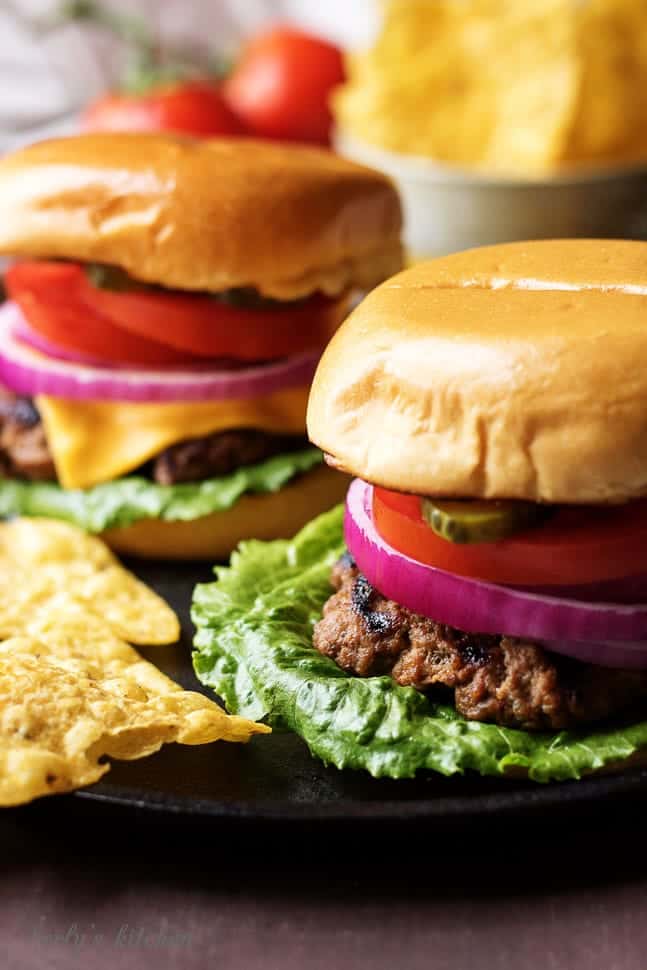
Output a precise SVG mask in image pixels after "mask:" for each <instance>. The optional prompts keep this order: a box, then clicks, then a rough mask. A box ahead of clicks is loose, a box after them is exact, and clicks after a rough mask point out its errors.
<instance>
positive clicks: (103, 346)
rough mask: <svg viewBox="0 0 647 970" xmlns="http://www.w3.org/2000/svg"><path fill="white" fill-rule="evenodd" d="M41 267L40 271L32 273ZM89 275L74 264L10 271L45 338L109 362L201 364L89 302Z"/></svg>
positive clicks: (9, 283)
mask: <svg viewBox="0 0 647 970" xmlns="http://www.w3.org/2000/svg"><path fill="white" fill-rule="evenodd" d="M33 266H36V267H37V271H36V272H32V267H33ZM84 279H85V274H84V273H83V272H82V271H81V270H80V267H78V266H75V265H73V264H68V263H35V264H32V263H17V264H15V265H14V266H11V267H9V269H8V270H7V271H6V273H5V286H6V289H7V293H8V295H9V296H10V298H11V299H12V300H14V302H15V303H17V304H18V306H19V307H20V309H21V310H22V312H23V314H24V316H25V318H26V320H27V321H28V323H29V324H30V326H31V327H32V328H33V329H34V330H36V331H37V332H38V333H40V334H41V336H43V337H45V338H47V340H50V341H51V342H52V343H55V344H58V346H59V347H63V348H65V349H66V350H70V351H76V352H77V353H81V354H86V355H88V356H90V357H97V358H98V359H99V360H102V361H104V362H105V363H106V364H144V365H147V366H152V367H160V366H162V367H163V366H168V365H174V366H177V365H179V364H187V363H196V361H197V359H198V358H196V357H195V356H192V355H190V354H186V353H181V352H178V351H177V350H174V349H173V348H172V347H168V346H166V345H164V344H162V343H158V342H156V341H153V340H149V339H146V338H144V337H140V336H138V335H137V334H132V333H128V332H127V331H125V330H123V329H122V328H121V327H119V326H115V324H114V323H113V322H112V321H111V320H110V319H109V318H108V317H106V316H105V315H104V314H102V313H99V312H98V311H96V310H94V309H91V308H90V307H88V306H87V305H85V304H84V302H83V281H84Z"/></svg>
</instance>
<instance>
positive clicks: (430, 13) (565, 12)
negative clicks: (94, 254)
mask: <svg viewBox="0 0 647 970" xmlns="http://www.w3.org/2000/svg"><path fill="white" fill-rule="evenodd" d="M646 119H647V0H515V2H514V3H506V2H503V0H326V2H325V3H322V2H320V0H230V2H227V0H128V2H126V0H122V2H119V0H104V2H101V3H95V2H90V0H71V2H63V3H62V2H60V0H2V4H1V5H0V152H6V151H9V150H11V149H13V148H15V147H18V146H20V145H21V144H24V143H26V142H30V141H34V140H36V139H40V138H44V137H48V136H51V135H54V134H61V133H68V132H73V131H76V130H79V129H85V130H92V129H94V130H96V129H98V128H103V129H110V128H131V129H132V128H141V129H150V128H171V129H176V130H183V131H186V132H189V133H191V134H196V135H201V136H204V135H209V136H216V137H217V136H219V135H222V134H230V135H231V134H233V135H235V136H240V137H247V136H250V135H253V136H255V137H270V138H279V139H282V140H289V141H309V142H315V143H319V144H323V145H326V146H329V147H331V148H333V149H334V150H336V151H339V152H341V153H343V154H345V155H347V156H349V157H352V158H354V159H356V160H358V161H360V162H363V163H366V164H369V165H372V166H374V167H377V168H381V169H382V170H384V171H386V172H388V173H389V174H390V175H392V177H393V178H394V179H395V181H396V183H397V185H398V188H399V190H400V193H401V196H402V199H403V203H404V207H405V217H406V242H407V244H408V248H409V252H410V254H411V255H412V256H413V257H414V258H415V257H418V256H426V255H436V254H440V253H444V252H449V251H453V250H456V249H461V248H465V247H467V246H472V245H480V244H484V243H488V242H500V241H505V240H508V239H523V238H540V237H544V238H546V237H552V236H624V237H633V238H635V237H638V238H642V237H644V236H645V235H646V232H647V164H646V159H647V120H646Z"/></svg>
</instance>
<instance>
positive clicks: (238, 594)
mask: <svg viewBox="0 0 647 970" xmlns="http://www.w3.org/2000/svg"><path fill="white" fill-rule="evenodd" d="M308 432H309V435H310V438H311V440H312V441H313V442H314V443H315V444H317V445H318V447H319V448H321V449H322V450H323V451H324V452H325V454H326V459H327V461H328V463H329V464H330V465H331V466H333V467H334V468H336V469H340V470H343V471H344V472H347V473H349V474H351V475H353V476H356V478H355V480H354V481H353V483H352V484H351V486H350V490H349V493H348V497H347V501H346V506H345V513H344V523H343V539H342V523H341V514H340V513H328V514H327V515H325V516H323V517H321V518H320V519H318V520H317V521H316V522H314V523H312V524H311V525H310V526H309V527H308V529H307V530H305V531H304V532H303V533H301V535H300V536H298V537H297V538H296V539H295V541H294V543H293V546H292V547H291V548H290V549H289V550H287V551H285V550H284V551H283V552H281V551H280V550H279V549H278V547H277V546H274V547H272V546H268V547H267V550H268V552H267V553H266V556H265V558H266V559H267V561H268V563H269V561H270V560H271V563H272V570H273V576H274V580H273V581H274V582H276V577H277V576H281V569H283V577H284V579H285V580H287V577H288V576H289V577H290V589H291V590H294V591H295V592H294V593H293V594H292V601H291V603H290V604H289V605H290V606H291V608H292V609H291V613H290V616H291V617H292V616H301V623H302V625H301V627H300V634H299V637H298V638H296V635H295V633H294V629H293V627H292V626H291V625H288V624H287V623H286V624H285V628H284V630H283V631H282V633H283V639H281V631H278V630H277V629H276V626H274V628H273V629H271V628H270V627H269V625H268V626H267V627H266V628H263V627H262V625H261V626H259V628H256V626H254V625H252V624H250V623H249V622H248V621H249V618H250V614H251V613H254V611H255V610H256V609H257V608H258V609H263V610H265V611H269V609H270V606H271V604H272V600H273V596H274V594H273V593H272V590H271V588H270V586H269V581H268V586H267V587H266V588H265V590H264V591H263V590H260V592H259V590H256V596H257V597H258V600H257V601H256V603H257V604H258V605H256V604H255V603H252V601H251V599H250V598H248V599H247V600H246V601H245V599H244V576H245V568H244V567H245V566H246V565H247V566H248V565H249V559H250V558H254V557H255V558H256V559H257V560H258V564H257V565H258V566H259V567H260V560H261V558H262V557H261V555H260V552H259V549H257V548H256V549H252V548H250V549H244V550H243V551H242V553H241V554H239V556H238V557H237V558H236V559H235V560H234V562H233V566H232V569H231V570H229V572H228V573H225V574H224V575H223V577H222V581H221V584H218V585H219V586H220V588H221V595H222V596H223V597H224V599H223V601H222V602H221V603H220V604H218V603H217V602H216V600H215V598H214V597H213V595H212V594H211V592H210V590H211V587H203V588H202V589H201V590H199V591H198V593H197V595H196V608H195V613H196V618H197V620H198V623H199V627H200V632H199V635H198V640H197V644H198V648H199V654H198V657H197V659H196V667H197V669H198V670H199V672H200V674H201V676H202V678H203V680H205V682H207V683H211V684H214V686H218V687H219V689H221V690H222V692H223V695H224V696H226V697H231V696H233V697H234V706H235V707H236V708H237V709H242V710H244V709H245V706H246V703H248V702H247V701H245V699H243V698H241V697H240V696H239V695H238V694H237V693H236V691H235V688H233V686H232V685H231V684H229V683H228V682H227V675H226V674H225V673H223V671H222V670H221V671H220V673H217V672H216V669H215V664H214V661H215V659H216V658H217V656H218V655H219V652H220V653H226V654H227V655H228V656H230V657H232V658H237V659H238V662H239V663H243V662H244V666H245V669H246V670H247V671H251V674H250V676H251V677H252V679H253V682H254V687H255V690H256V697H255V704H254V710H255V712H256V714H259V713H261V712H265V713H266V714H268V715H269V716H271V717H274V718H275V719H278V720H283V721H284V722H286V723H287V724H288V725H290V726H291V727H293V728H296V729H297V730H298V731H299V732H300V733H301V734H302V735H303V736H304V737H305V739H306V740H307V741H308V743H309V744H310V746H311V748H312V750H313V751H315V752H316V753H317V754H319V755H320V756H321V757H323V758H324V759H325V760H327V761H331V762H333V763H334V764H337V765H338V766H340V767H343V766H346V765H350V766H353V767H364V768H368V769H369V770H370V771H372V772H373V774H383V775H390V776H395V777H398V776H403V775H411V774H413V773H414V772H415V771H417V770H419V769H421V768H434V769H436V770H439V771H441V772H443V773H446V774H450V773H452V772H454V771H461V770H464V769H465V768H472V769H477V770H479V771H481V772H483V773H486V774H500V773H504V772H506V771H510V770H515V771H520V770H521V771H526V772H528V773H529V775H530V776H531V777H533V778H535V779H538V780H547V779H550V778H569V777H579V776H580V775H581V774H584V773H586V772H590V771H593V770H596V769H599V768H602V767H604V766H610V765H614V764H618V763H626V761H627V759H628V758H630V757H631V756H633V755H634V754H636V753H637V752H639V751H640V750H641V749H644V748H647V498H646V496H647V244H646V243H642V242H621V241H618V242H616V241H607V242H603V241H595V240H584V241H576V240H563V241H554V242H553V241H546V242H533V243H518V244H511V245H503V246H493V247H488V248H484V249H480V250H474V251H471V252H465V253H461V254H457V255H454V256H450V257H446V258H443V259H439V260H435V261H431V262H427V263H423V264H419V265H417V266H415V267H413V268H411V269H409V270H407V271H405V272H403V273H401V274H399V275H397V276H395V277H394V278H393V279H391V280H389V281H387V282H385V283H383V284H382V285H381V286H379V287H378V288H377V289H376V290H374V291H373V292H372V293H371V294H369V296H368V297H367V298H366V299H365V300H364V301H363V302H362V303H361V304H360V305H359V307H358V308H357V309H356V310H355V311H354V312H353V313H352V314H351V316H350V317H349V319H348V320H347V321H346V323H345V324H344V325H343V326H342V327H341V329H340V330H339V331H338V332H337V334H336V335H335V337H333V339H332V341H331V343H330V345H329V346H328V348H327V350H326V351H325V353H324V355H323V358H322V360H321V362H320V364H319V367H318V369H317V373H316V376H315V378H314V382H313V386H312V391H311V396H310V402H309V406H308ZM272 548H274V549H275V552H274V553H273V555H272V556H270V553H269V550H270V549H272ZM281 556H283V558H281ZM330 584H332V587H333V590H332V595H331V589H330ZM217 588H218V586H217V587H216V589H217ZM282 588H288V584H287V582H283V583H282ZM225 601H226V602H228V606H223V605H222V603H223V602H225ZM242 602H246V604H247V605H246V610H247V615H246V617H245V622H246V623H247V626H246V627H245V629H249V630H250V631H251V630H252V629H253V630H254V637H255V639H254V641H253V642H252V640H251V633H250V634H247V635H246V634H245V632H244V630H243V628H242V627H240V628H235V629H234V631H233V632H232V633H231V637H232V639H231V640H229V639H228V634H227V632H224V634H223V633H222V630H220V635H221V641H220V643H219V644H218V645H217V646H216V645H215V644H214V642H213V639H212V638H210V635H209V633H208V631H207V630H206V628H205V626H206V623H207V621H209V622H211V621H213V622H215V625H216V628H218V623H219V622H220V621H219V620H218V617H219V616H220V618H221V622H222V624H223V626H224V623H225V619H226V616H227V615H228V616H229V618H230V620H232V622H234V623H236V622H237V621H236V620H235V618H234V614H233V610H232V608H233V606H234V604H237V605H238V606H240V604H241V603H242ZM313 603H314V607H313ZM287 605H288V604H286V603H285V602H284V601H283V600H282V602H281V606H282V607H283V608H284V609H286V608H287ZM299 609H301V611H302V612H301V613H300V614H299V612H298V611H299ZM235 637H238V638H240V637H243V638H245V637H246V641H245V643H246V647H245V651H244V652H243V651H242V650H241V648H240V647H239V646H237V645H236V646H235V647H234V638H235ZM281 643H283V644H284V646H283V651H284V653H283V655H282V656H281V661H280V663H278V662H276V661H275V660H274V657H273V654H272V651H271V650H270V649H269V647H270V645H271V644H273V645H274V648H275V650H276V651H280V650H281V646H280V644H281ZM264 651H265V652H264ZM317 655H319V656H318V659H315V657H317ZM306 656H308V657H309V658H310V659H309V661H308V664H309V666H306V663H305V659H304V658H305V657H306ZM286 666H287V667H290V668H291V670H292V677H291V679H290V680H288V679H287V678H286V677H285V675H284V673H283V671H284V670H285V667H286ZM261 670H262V671H263V673H264V677H265V680H264V681H263V680H262V679H261V676H260V671H261ZM304 671H305V672H304ZM223 679H224V681H225V682H224V683H222V680H223Z"/></svg>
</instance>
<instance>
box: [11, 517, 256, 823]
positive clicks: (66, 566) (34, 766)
mask: <svg viewBox="0 0 647 970" xmlns="http://www.w3.org/2000/svg"><path fill="white" fill-rule="evenodd" d="M178 633H179V624H178V621H177V617H176V616H175V614H174V613H173V611H172V610H171V609H170V608H169V607H168V605H167V604H166V603H165V602H164V601H163V600H161V599H160V597H158V596H157V595H156V594H155V593H153V592H152V590H150V589H148V587H147V586H145V585H144V584H143V583H141V582H139V580H137V579H136V578H135V577H134V576H132V575H131V574H130V573H129V572H127V570H125V569H123V567H122V566H121V565H120V564H119V563H118V562H117V560H116V559H115V558H114V556H113V555H112V553H110V552H109V550H108V549H107V548H106V547H105V546H104V545H103V543H102V542H101V541H100V540H98V539H94V538H91V537H88V536H86V535H85V534H84V533H82V532H80V531H79V530H77V529H76V528H75V527H73V526H68V525H66V524H64V523H60V522H51V521H49V520H45V519H29V520H27V519H25V520H16V521H14V522H9V523H0V640H3V641H4V642H0V805H17V804H20V803H22V802H25V801H29V800H31V799H32V798H37V797H39V796H41V795H46V794H53V793H55V792H61V791H70V790H71V789H73V788H77V787H80V786H82V785H87V784H91V783H92V782H94V781H96V780H98V779H99V778H100V777H101V775H103V774H104V773H105V772H106V771H108V769H109V765H108V764H106V763H104V762H102V761H100V759H101V758H102V757H103V756H104V755H108V756H111V757H114V758H122V759H132V758H141V757H144V756H145V755H147V754H151V753H152V752H154V751H157V750H158V749H159V748H160V747H161V745H162V744H165V743H168V742H171V741H177V742H179V743H181V744H206V743H208V742H211V741H216V740H226V741H242V742H244V741H247V740H249V738H250V737H251V736H252V735H253V734H258V733H265V732H268V731H269V730H270V729H269V728H268V727H266V726H265V725H262V724H255V723H254V722H252V721H248V720H247V719H246V718H242V717H236V716H230V715H228V714H226V713H225V712H224V711H223V710H222V709H221V708H220V707H219V706H218V705H217V704H216V703H215V702H214V701H211V700H209V699H208V698H207V697H204V696H203V695H202V694H200V693H197V692H194V691H187V690H183V688H182V687H180V686H179V684H176V683H175V682H174V681H172V680H171V679H170V678H168V677H166V676H165V675H164V674H163V673H162V672H161V671H160V670H158V669H157V667H155V666H154V665H153V664H151V663H149V662H148V661H147V660H144V659H143V658H142V657H141V656H140V655H139V654H138V653H137V651H136V650H135V649H134V648H133V647H132V646H130V645H129V643H127V642H125V641H126V639H127V640H130V641H133V642H142V643H168V642H172V641H173V640H175V639H177V636H178Z"/></svg>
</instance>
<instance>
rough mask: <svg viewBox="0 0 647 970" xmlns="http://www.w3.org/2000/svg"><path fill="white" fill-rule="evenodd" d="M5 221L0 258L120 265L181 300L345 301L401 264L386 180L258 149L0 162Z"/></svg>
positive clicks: (66, 153)
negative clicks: (324, 296) (321, 296)
mask: <svg viewBox="0 0 647 970" xmlns="http://www.w3.org/2000/svg"><path fill="white" fill-rule="evenodd" d="M0 210H1V211H2V219H1V220H0V253H4V254H9V255H17V256H36V257H45V258H63V259H72V260H82V261H89V262H99V263H108V264H112V265H115V266H120V267H121V268H122V269H124V270H125V271H126V272H127V273H129V274H130V275H131V276H133V277H134V278H136V279H139V280H142V281H144V282H147V283H158V284H161V285H164V286H167V287H171V288H175V289H184V290H203V291H211V292H216V291H219V290H225V289H229V288H231V287H245V286H251V287H255V288H256V289H257V290H259V291H260V292H261V293H264V294H265V295H267V296H271V297H276V298H278V299H292V298H296V297H300V296H305V295H307V294H308V293H311V292H313V291H314V290H322V291H324V292H326V293H329V294H331V295H335V294H337V293H340V292H341V291H343V290H345V289H347V288H348V287H350V286H357V287H360V288H362V289H369V288H371V287H372V286H375V285H376V284H377V283H379V282H380V281H381V280H383V279H385V278H386V277H387V276H389V275H390V274H391V273H394V272H396V271H397V270H398V269H400V267H401V265H402V259H401V248H400V225H401V214H400V204H399V201H398V196H397V193H396V191H395V189H394V188H393V186H392V184H391V182H390V181H389V180H388V179H387V178H386V176H384V175H380V174H379V173H378V172H374V171H372V170H371V169H368V168H364V167H362V166H360V165H356V164H354V163H352V162H347V161H345V160H343V159H341V158H338V157H336V156H335V155H333V154H332V153H331V152H327V151H324V150H322V149H316V148H306V147H296V146H286V145H280V144H274V143H270V142H260V141H253V140H251V139H246V138H237V139H236V138H217V139H209V140H194V139H190V138H182V137H179V136H173V135H168V134H132V133H124V134H92V135H78V136H75V137H71V138H61V139H57V140H54V141H45V142H39V143H38V144H35V145H31V146H30V147H29V148H25V149H23V150H21V151H19V152H15V153H14V154H12V155H9V156H7V157H5V158H4V159H2V161H0Z"/></svg>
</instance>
